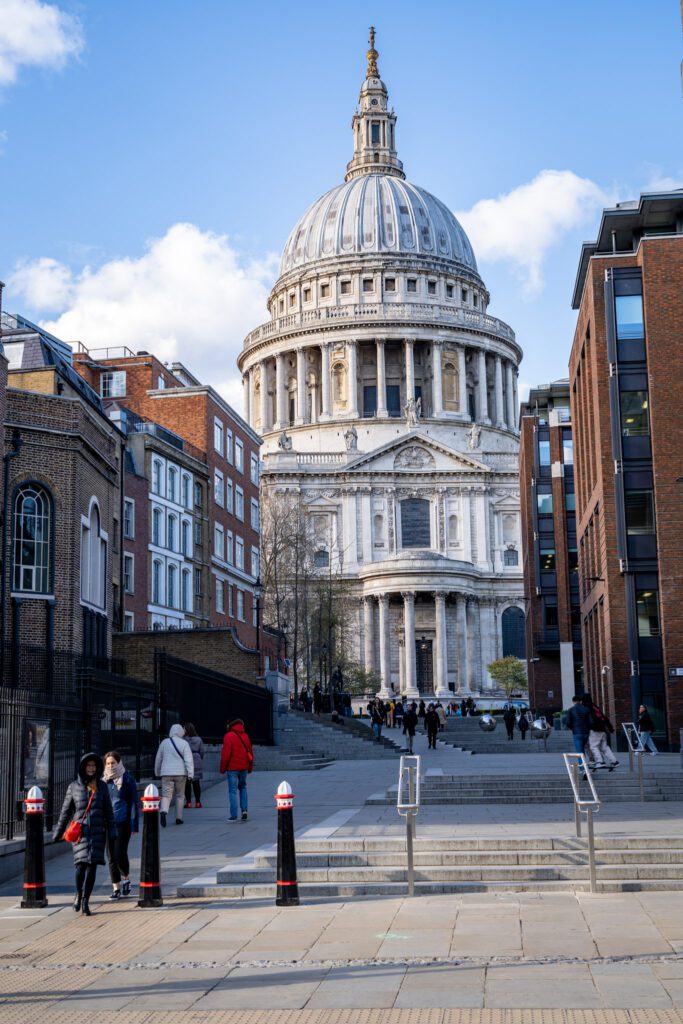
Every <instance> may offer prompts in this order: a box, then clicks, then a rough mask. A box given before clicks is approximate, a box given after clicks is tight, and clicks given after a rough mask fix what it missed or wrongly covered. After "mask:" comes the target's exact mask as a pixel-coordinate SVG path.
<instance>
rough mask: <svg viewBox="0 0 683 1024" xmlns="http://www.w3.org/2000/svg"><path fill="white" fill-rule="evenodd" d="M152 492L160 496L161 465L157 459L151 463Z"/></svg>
mask: <svg viewBox="0 0 683 1024" xmlns="http://www.w3.org/2000/svg"><path fill="white" fill-rule="evenodd" d="M152 491H153V493H154V494H161V463H160V462H159V460H158V459H155V460H154V462H153V463H152Z"/></svg>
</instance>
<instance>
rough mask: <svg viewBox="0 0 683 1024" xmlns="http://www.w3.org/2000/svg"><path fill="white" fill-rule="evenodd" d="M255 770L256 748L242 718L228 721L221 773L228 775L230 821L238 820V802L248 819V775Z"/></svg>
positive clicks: (243, 819) (244, 817)
mask: <svg viewBox="0 0 683 1024" xmlns="http://www.w3.org/2000/svg"><path fill="white" fill-rule="evenodd" d="M253 770H254V750H253V747H252V745H251V740H250V739H249V736H248V735H247V731H246V729H245V728H244V722H243V721H242V719H241V718H234V719H233V720H232V722H228V731H227V732H226V734H225V736H224V737H223V749H222V750H221V763H220V773H221V775H223V774H225V773H227V776H228V813H229V818H228V821H237V810H238V807H237V802H238V796H239V810H240V813H241V815H242V821H246V820H247V812H248V810H249V801H248V799H247V775H249V774H251V772H252V771H253Z"/></svg>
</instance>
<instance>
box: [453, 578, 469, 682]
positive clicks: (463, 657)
mask: <svg viewBox="0 0 683 1024" xmlns="http://www.w3.org/2000/svg"><path fill="white" fill-rule="evenodd" d="M456 614H457V636H458V688H459V689H460V690H463V691H465V692H467V691H469V688H470V680H469V673H468V670H467V598H466V597H465V596H464V594H458V603H457V609H456Z"/></svg>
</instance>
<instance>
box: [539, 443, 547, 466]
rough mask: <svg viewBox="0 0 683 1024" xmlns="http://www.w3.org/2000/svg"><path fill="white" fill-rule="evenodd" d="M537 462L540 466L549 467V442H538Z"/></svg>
mask: <svg viewBox="0 0 683 1024" xmlns="http://www.w3.org/2000/svg"><path fill="white" fill-rule="evenodd" d="M538 462H539V465H541V466H549V465H550V441H539V442H538Z"/></svg>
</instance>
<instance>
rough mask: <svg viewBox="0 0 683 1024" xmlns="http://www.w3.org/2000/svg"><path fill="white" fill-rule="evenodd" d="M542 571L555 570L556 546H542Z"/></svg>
mask: <svg viewBox="0 0 683 1024" xmlns="http://www.w3.org/2000/svg"><path fill="white" fill-rule="evenodd" d="M540 557H541V572H555V548H541V549H540Z"/></svg>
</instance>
